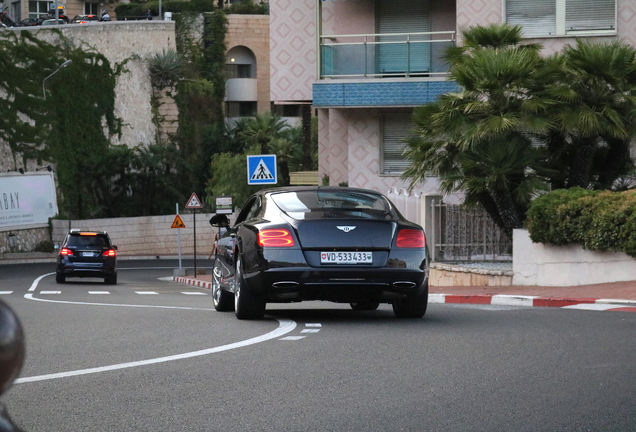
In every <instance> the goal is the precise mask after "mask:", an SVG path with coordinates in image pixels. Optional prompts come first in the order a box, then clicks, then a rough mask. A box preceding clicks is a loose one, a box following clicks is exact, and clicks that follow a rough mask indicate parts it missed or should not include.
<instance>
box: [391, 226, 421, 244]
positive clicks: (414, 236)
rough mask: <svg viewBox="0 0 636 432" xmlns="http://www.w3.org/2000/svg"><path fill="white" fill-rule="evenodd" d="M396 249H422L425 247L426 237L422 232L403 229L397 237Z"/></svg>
mask: <svg viewBox="0 0 636 432" xmlns="http://www.w3.org/2000/svg"><path fill="white" fill-rule="evenodd" d="M396 244H397V247H400V248H423V247H426V237H425V236H424V231H420V230H414V229H403V230H401V231H400V232H399V233H398V236H397V242H396Z"/></svg>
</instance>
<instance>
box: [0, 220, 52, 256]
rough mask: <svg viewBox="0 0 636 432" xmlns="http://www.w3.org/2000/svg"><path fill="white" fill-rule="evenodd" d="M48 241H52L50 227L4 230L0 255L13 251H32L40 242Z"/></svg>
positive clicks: (0, 233) (0, 238)
mask: <svg viewBox="0 0 636 432" xmlns="http://www.w3.org/2000/svg"><path fill="white" fill-rule="evenodd" d="M48 241H51V234H50V229H49V228H48V227H45V228H29V229H21V230H11V231H3V232H0V256H1V255H4V254H6V253H13V252H15V253H19V252H31V251H33V250H34V249H35V248H36V247H37V246H38V245H39V244H41V243H43V242H48Z"/></svg>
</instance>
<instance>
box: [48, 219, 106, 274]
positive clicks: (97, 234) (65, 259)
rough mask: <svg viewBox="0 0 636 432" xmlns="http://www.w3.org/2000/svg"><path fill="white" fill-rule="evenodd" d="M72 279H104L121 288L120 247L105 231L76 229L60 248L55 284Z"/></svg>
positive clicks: (71, 231) (68, 235)
mask: <svg viewBox="0 0 636 432" xmlns="http://www.w3.org/2000/svg"><path fill="white" fill-rule="evenodd" d="M69 277H94V278H103V279H104V282H105V283H107V284H110V285H115V284H117V246H113V244H112V242H111V241H110V237H109V236H108V233H106V232H105V231H82V230H78V229H72V230H70V231H69V232H68V234H67V235H66V237H65V238H64V241H63V242H62V244H61V245H59V251H58V255H57V268H56V271H55V281H56V282H57V283H64V282H66V278H69Z"/></svg>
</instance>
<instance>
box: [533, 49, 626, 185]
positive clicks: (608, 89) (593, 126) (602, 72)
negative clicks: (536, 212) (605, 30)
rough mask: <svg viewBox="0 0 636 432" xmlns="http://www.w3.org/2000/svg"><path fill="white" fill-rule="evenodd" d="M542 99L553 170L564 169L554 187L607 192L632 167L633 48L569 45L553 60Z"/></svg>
mask: <svg viewBox="0 0 636 432" xmlns="http://www.w3.org/2000/svg"><path fill="white" fill-rule="evenodd" d="M556 62H557V66H558V70H557V74H556V79H555V81H554V82H553V83H551V84H550V85H548V86H547V88H546V94H548V95H549V96H550V97H552V98H553V99H554V100H556V101H559V102H561V103H559V104H555V105H553V107H552V110H551V115H552V118H553V119H554V122H555V130H554V131H553V132H552V134H551V139H550V141H551V142H552V143H553V144H554V143H556V145H552V146H550V147H549V149H550V151H551V159H552V163H553V165H554V166H555V167H567V176H565V177H562V178H561V179H560V183H559V184H557V186H561V187H575V186H579V187H583V188H595V189H599V188H600V189H609V188H611V187H612V186H613V184H614V182H615V181H616V179H618V178H620V177H621V176H622V175H624V174H626V173H628V172H629V171H630V170H631V169H632V168H633V164H632V161H631V159H630V154H629V147H630V142H631V137H633V136H634V135H635V134H636V122H635V120H636V49H635V48H634V47H632V46H630V45H628V44H626V43H624V42H620V41H615V42H610V43H587V42H581V41H580V40H579V41H577V43H576V45H575V46H567V47H566V48H565V49H564V50H563V53H562V55H561V56H560V57H558V58H557V60H556Z"/></svg>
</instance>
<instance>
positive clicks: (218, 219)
mask: <svg viewBox="0 0 636 432" xmlns="http://www.w3.org/2000/svg"><path fill="white" fill-rule="evenodd" d="M210 225H212V226H213V227H219V226H226V227H227V226H229V225H230V220H229V219H228V218H227V216H225V215H224V214H215V215H214V216H212V217H211V218H210Z"/></svg>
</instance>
